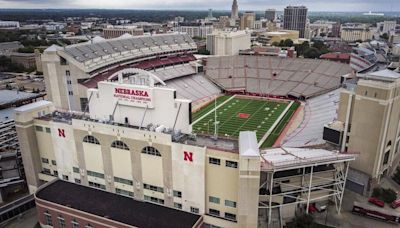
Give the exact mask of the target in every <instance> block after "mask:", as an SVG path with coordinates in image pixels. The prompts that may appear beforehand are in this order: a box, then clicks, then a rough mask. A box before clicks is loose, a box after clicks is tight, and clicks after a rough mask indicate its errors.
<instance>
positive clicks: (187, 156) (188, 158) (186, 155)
mask: <svg viewBox="0 0 400 228" xmlns="http://www.w3.org/2000/svg"><path fill="white" fill-rule="evenodd" d="M183 159H184V160H185V161H190V162H193V153H192V152H187V151H183Z"/></svg>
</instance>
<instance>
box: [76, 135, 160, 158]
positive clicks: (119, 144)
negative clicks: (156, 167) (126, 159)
mask: <svg viewBox="0 0 400 228" xmlns="http://www.w3.org/2000/svg"><path fill="white" fill-rule="evenodd" d="M83 142H85V143H92V144H96V145H100V142H99V140H98V139H97V138H96V137H94V136H92V135H87V136H85V137H84V138H83ZM111 147H113V148H118V149H122V150H129V147H128V145H126V143H124V142H122V141H120V140H117V141H114V142H113V143H111ZM142 153H144V154H149V155H154V156H159V157H161V153H160V151H158V150H157V149H156V148H154V147H152V146H146V147H144V148H143V149H142Z"/></svg>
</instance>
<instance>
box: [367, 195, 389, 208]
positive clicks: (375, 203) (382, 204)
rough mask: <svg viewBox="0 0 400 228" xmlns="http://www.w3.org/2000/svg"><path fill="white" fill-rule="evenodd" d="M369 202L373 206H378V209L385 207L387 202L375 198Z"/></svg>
mask: <svg viewBox="0 0 400 228" xmlns="http://www.w3.org/2000/svg"><path fill="white" fill-rule="evenodd" d="M368 202H369V203H372V204H374V205H376V206H378V207H384V206H385V202H383V201H382V200H379V199H377V198H375V197H371V198H369V199H368Z"/></svg>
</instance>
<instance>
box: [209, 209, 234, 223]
mask: <svg viewBox="0 0 400 228" xmlns="http://www.w3.org/2000/svg"><path fill="white" fill-rule="evenodd" d="M208 213H209V214H210V215H213V216H218V217H220V216H221V213H220V211H219V210H215V209H211V208H210V209H209V210H208ZM224 218H226V219H229V220H233V221H236V215H235V214H232V213H228V212H225V216H224Z"/></svg>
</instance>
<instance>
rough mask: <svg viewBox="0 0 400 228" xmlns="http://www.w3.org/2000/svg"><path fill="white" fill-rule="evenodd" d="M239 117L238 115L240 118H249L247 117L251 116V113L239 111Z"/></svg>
mask: <svg viewBox="0 0 400 228" xmlns="http://www.w3.org/2000/svg"><path fill="white" fill-rule="evenodd" d="M237 117H238V118H241V119H247V118H249V117H250V114H248V113H241V112H239V113H238V115H237Z"/></svg>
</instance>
